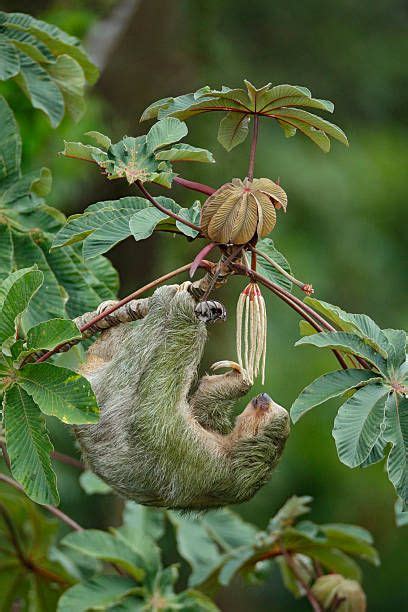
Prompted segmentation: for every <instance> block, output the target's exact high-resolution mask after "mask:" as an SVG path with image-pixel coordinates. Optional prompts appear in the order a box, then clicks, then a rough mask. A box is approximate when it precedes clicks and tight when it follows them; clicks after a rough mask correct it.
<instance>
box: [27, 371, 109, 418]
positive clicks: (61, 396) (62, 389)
mask: <svg viewBox="0 0 408 612" xmlns="http://www.w3.org/2000/svg"><path fill="white" fill-rule="evenodd" d="M17 376H18V383H19V384H20V386H21V387H23V389H24V390H25V391H26V392H27V393H28V394H29V395H31V397H32V398H33V400H34V401H35V402H36V404H38V406H39V408H40V409H41V411H42V412H44V414H48V415H50V416H55V417H57V418H58V419H59V420H60V421H62V422H63V423H70V424H81V423H96V422H97V421H98V418H99V408H98V404H97V402H96V398H95V394H94V392H93V391H92V387H91V385H90V383H89V382H88V381H87V380H86V378H84V377H83V376H81V375H80V374H77V373H76V372H73V371H72V370H68V369H67V368H61V367H59V366H56V365H54V364H51V363H46V362H43V363H36V364H27V365H25V366H24V367H23V368H22V369H21V370H18V373H17Z"/></svg>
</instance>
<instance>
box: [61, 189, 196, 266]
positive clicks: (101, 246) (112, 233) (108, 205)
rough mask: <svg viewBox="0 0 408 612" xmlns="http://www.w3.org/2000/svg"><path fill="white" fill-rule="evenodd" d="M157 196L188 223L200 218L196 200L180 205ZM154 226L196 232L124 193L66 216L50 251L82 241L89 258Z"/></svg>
mask: <svg viewBox="0 0 408 612" xmlns="http://www.w3.org/2000/svg"><path fill="white" fill-rule="evenodd" d="M156 200H157V202H158V203H159V204H161V206H163V207H164V208H166V209H167V210H169V211H171V212H174V213H176V214H177V215H179V216H180V217H182V218H183V219H186V220H188V221H190V222H191V223H198V222H199V217H200V210H201V207H200V203H199V202H198V201H197V202H195V203H194V204H193V206H192V207H191V208H181V206H180V205H179V204H177V203H176V202H175V201H174V200H172V199H171V198H166V197H164V196H158V197H157V198H156ZM155 230H157V231H169V232H174V233H182V234H184V235H185V236H188V237H191V238H194V237H195V236H197V234H198V232H197V231H195V230H193V229H192V228H190V227H188V226H187V225H184V224H183V223H182V222H181V221H174V219H172V218H171V217H169V216H168V215H166V213H163V212H161V211H160V210H158V209H157V208H155V207H154V206H152V205H151V204H150V202H149V201H148V200H146V199H145V198H140V197H125V198H120V199H119V200H106V201H103V202H97V203H95V204H91V205H90V206H88V208H87V209H86V210H85V212H84V214H82V215H73V216H72V217H69V219H68V221H67V223H66V225H65V226H64V227H63V228H62V229H61V230H60V231H59V232H58V233H57V235H56V236H55V239H54V242H53V244H52V247H51V253H54V252H55V250H56V249H58V248H59V247H66V246H69V245H75V244H76V243H80V242H82V243H83V245H82V252H83V256H84V258H85V259H86V260H87V262H89V261H90V260H94V258H96V257H98V255H101V254H102V253H106V251H108V250H110V249H111V248H113V247H114V246H115V245H116V244H118V243H119V242H121V241H122V240H125V239H126V238H128V237H129V236H133V237H134V238H135V240H144V239H145V238H148V237H149V236H151V235H152V233H153V232H154V231H155ZM64 251H65V249H64ZM95 261H96V260H95ZM88 265H89V264H88Z"/></svg>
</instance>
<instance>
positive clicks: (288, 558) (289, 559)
mask: <svg viewBox="0 0 408 612" xmlns="http://www.w3.org/2000/svg"><path fill="white" fill-rule="evenodd" d="M281 549H282V554H283V556H284V557H285V561H286V563H287V565H288V567H290V569H291V570H292V572H293V574H294V576H295V578H296V580H297V581H298V582H299V584H300V585H301V587H302V588H303V590H304V591H305V595H306V597H307V598H308V600H309V603H310V605H311V606H312V608H313V610H314V611H315V612H322V610H323V608H322V607H321V605H320V604H319V602H318V601H317V599H316V597H315V596H314V595H313V593H312V591H311V589H310V587H309V585H308V584H307V583H306V582H305V581H304V580H303V578H302V576H301V575H300V574H299V572H298V570H297V567H296V563H295V562H294V560H293V557H292V555H290V554H289V553H288V551H287V550H286V549H285V547H284V546H283V544H281Z"/></svg>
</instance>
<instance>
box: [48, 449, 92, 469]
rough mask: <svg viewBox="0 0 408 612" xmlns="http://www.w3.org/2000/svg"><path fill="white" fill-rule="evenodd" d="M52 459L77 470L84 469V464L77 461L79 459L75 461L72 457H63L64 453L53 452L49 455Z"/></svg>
mask: <svg viewBox="0 0 408 612" xmlns="http://www.w3.org/2000/svg"><path fill="white" fill-rule="evenodd" d="M51 456H52V458H53V459H56V460H57V461H60V462H61V463H65V464H66V465H72V467H75V468H78V470H83V469H85V466H84V464H83V463H82V462H81V461H79V459H75V458H74V457H70V456H69V455H65V454H64V453H59V452H58V451H53V452H52V453H51Z"/></svg>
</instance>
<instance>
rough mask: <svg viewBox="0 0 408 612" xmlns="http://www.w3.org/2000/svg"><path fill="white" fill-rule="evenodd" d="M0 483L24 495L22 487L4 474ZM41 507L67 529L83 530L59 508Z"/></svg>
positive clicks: (46, 505) (1, 475)
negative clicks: (61, 522) (66, 526)
mask: <svg viewBox="0 0 408 612" xmlns="http://www.w3.org/2000/svg"><path fill="white" fill-rule="evenodd" d="M0 481H1V482H5V483H6V484H8V485H10V487H14V488H15V489H17V491H20V492H21V493H24V495H25V491H24V489H23V487H22V486H21V485H20V484H19V483H18V482H17V481H16V480H14V479H13V478H10V477H9V476H6V474H0ZM42 505H43V507H44V508H45V509H46V510H48V512H50V513H51V514H53V515H54V516H56V517H57V518H59V519H60V520H61V521H63V522H64V523H65V524H66V525H68V527H70V528H71V529H74V531H83V528H82V527H81V525H78V523H76V522H75V521H74V519H72V518H70V517H69V516H68V515H66V514H65V513H64V512H62V510H60V509H59V508H56V507H55V506H51V505H50V504H42Z"/></svg>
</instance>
